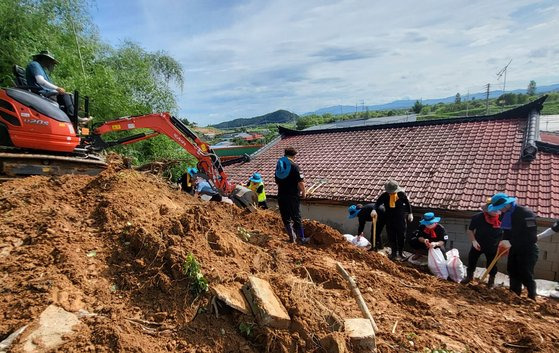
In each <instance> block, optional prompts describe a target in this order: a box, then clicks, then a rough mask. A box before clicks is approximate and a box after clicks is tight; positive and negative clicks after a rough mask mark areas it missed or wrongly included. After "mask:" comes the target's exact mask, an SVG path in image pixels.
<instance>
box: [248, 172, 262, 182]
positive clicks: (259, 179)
mask: <svg viewBox="0 0 559 353" xmlns="http://www.w3.org/2000/svg"><path fill="white" fill-rule="evenodd" d="M250 181H252V182H253V183H261V182H262V175H260V173H256V172H255V173H253V174H252V176H251V177H250Z"/></svg>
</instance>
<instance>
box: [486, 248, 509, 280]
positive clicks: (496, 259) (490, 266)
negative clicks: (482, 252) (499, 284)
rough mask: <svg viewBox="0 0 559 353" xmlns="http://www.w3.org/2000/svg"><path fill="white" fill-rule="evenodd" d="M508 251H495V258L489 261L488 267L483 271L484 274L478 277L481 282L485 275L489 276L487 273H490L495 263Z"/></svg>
mask: <svg viewBox="0 0 559 353" xmlns="http://www.w3.org/2000/svg"><path fill="white" fill-rule="evenodd" d="M508 251H509V249H503V251H500V249H499V250H497V255H495V258H494V259H493V261H491V263H490V264H489V266H487V269H486V270H485V272H484V273H483V275H482V276H481V277H480V279H479V280H480V281H481V282H483V281H484V280H485V277H487V275H488V274H489V271H491V269H492V268H493V267H494V266H495V264H496V263H497V261H499V259H500V258H501V257H502V256H503V255H504V254H506V253H507V252H508Z"/></svg>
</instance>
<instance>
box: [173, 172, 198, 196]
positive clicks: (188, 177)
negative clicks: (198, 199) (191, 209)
mask: <svg viewBox="0 0 559 353" xmlns="http://www.w3.org/2000/svg"><path fill="white" fill-rule="evenodd" d="M196 174H198V169H196V168H192V167H190V168H188V169H186V173H184V174H183V175H182V176H181V177H180V179H179V180H178V181H177V182H178V183H179V185H180V186H181V190H182V191H184V192H186V193H188V194H191V195H192V194H193V193H194V184H195V183H196Z"/></svg>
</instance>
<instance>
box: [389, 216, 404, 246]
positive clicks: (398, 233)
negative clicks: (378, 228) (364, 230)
mask: <svg viewBox="0 0 559 353" xmlns="http://www.w3.org/2000/svg"><path fill="white" fill-rule="evenodd" d="M386 233H387V234H388V241H389V242H390V247H391V248H392V253H393V254H396V252H399V253H402V251H403V250H404V236H405V234H406V219H405V218H404V217H403V216H394V217H390V216H388V217H387V219H386Z"/></svg>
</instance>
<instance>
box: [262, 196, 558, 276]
mask: <svg viewBox="0 0 559 353" xmlns="http://www.w3.org/2000/svg"><path fill="white" fill-rule="evenodd" d="M268 203H269V205H270V206H271V208H276V207H277V204H276V202H275V200H268ZM301 214H302V216H303V218H307V219H312V220H316V221H319V222H321V223H324V224H327V225H329V226H331V227H332V228H334V229H337V230H338V231H340V232H341V233H343V234H354V235H355V234H356V233H357V227H358V221H357V219H355V218H354V219H348V218H347V215H348V213H347V207H346V206H341V205H325V204H314V203H311V204H309V203H305V202H303V203H302V204H301ZM414 218H416V220H417V219H419V218H421V215H420V214H414ZM469 223H470V220H469V219H463V218H449V217H445V218H443V219H442V220H441V224H442V225H443V226H444V227H445V229H446V231H447V234H448V236H449V242H448V248H449V249H451V248H456V249H458V251H459V252H460V257H461V259H462V262H464V265H467V263H468V252H469V251H470V246H471V244H470V242H469V240H468V237H467V235H466V230H467V229H468V225H469ZM545 229H546V228H541V227H540V228H538V232H541V231H543V230H545ZM365 236H366V237H367V238H368V239H370V236H371V223H367V225H366V226H365ZM382 238H383V242H384V243H386V242H387V237H386V230H383V233H382ZM538 246H539V248H540V255H539V259H538V262H537V264H536V267H535V269H534V271H535V275H536V277H537V278H541V279H547V280H553V281H559V236H554V237H551V238H547V239H543V240H541V241H540V242H538ZM482 266H485V257H484V256H482V257H481V258H480V260H479V261H478V267H482ZM497 266H498V268H499V271H500V272H504V273H506V259H503V260H500V261H499V262H498V263H497Z"/></svg>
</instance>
